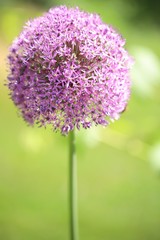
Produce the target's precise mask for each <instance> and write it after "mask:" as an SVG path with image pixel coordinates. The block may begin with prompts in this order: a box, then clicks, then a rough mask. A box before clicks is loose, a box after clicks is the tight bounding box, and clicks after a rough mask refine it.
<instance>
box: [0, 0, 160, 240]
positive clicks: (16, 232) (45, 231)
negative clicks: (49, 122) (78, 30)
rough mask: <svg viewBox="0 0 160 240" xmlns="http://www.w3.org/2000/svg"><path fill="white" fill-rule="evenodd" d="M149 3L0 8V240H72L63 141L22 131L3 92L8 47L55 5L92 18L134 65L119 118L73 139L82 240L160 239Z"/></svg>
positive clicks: (155, 14)
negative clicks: (111, 31) (108, 29)
mask: <svg viewBox="0 0 160 240" xmlns="http://www.w3.org/2000/svg"><path fill="white" fill-rule="evenodd" d="M151 2H152V4H150V1H145V0H143V1H141V2H140V3H139V1H138V0H137V1H132V0H130V1H127V0H123V1H122V0H120V1H118V0H112V1H109V0H108V1H105V0H99V1H96V0H79V1H78V0H77V1H72V0H71V1H69V0H68V1H67V0H66V1H65V0H64V1H58V0H57V1H52V2H51V1H50V0H47V1H44V0H41V1H40V0H34V1H28V2H26V1H18V0H17V1H13V0H12V1H11V0H6V1H5V2H4V1H2V0H0V239H1V240H51V239H54V240H69V221H68V219H69V212H68V138H67V137H62V136H60V134H55V133H53V132H52V129H51V128H47V129H46V130H45V129H43V128H37V127H34V128H32V127H28V126H27V124H26V123H25V122H24V121H23V120H22V119H21V118H19V117H18V114H17V109H16V108H15V106H14V105H13V103H12V102H11V100H10V99H9V96H8V90H7V88H6V87H5V86H4V84H5V81H6V76H7V60H6V57H7V54H8V47H9V45H10V44H11V42H12V41H13V39H14V38H15V37H16V36H17V35H18V34H19V33H20V31H21V30H22V26H23V25H24V23H25V22H26V21H27V20H28V19H30V18H34V17H35V16H39V15H41V13H42V12H44V11H46V10H47V9H48V8H49V7H51V6H54V5H59V4H67V5H68V6H79V7H80V8H82V9H83V10H86V11H89V12H97V13H99V14H100V16H101V17H102V19H103V21H105V22H106V23H109V24H111V25H113V26H114V27H115V28H116V29H118V31H120V32H121V33H122V35H123V37H124V38H126V40H127V44H126V47H127V49H128V51H129V52H130V54H131V55H132V56H133V57H134V59H135V65H134V67H133V69H132V72H131V76H132V83H133V84H132V95H131V99H130V102H129V105H128V108H127V110H126V112H125V113H123V115H122V116H121V118H120V120H118V121H116V122H115V123H112V124H111V125H110V126H109V127H107V128H103V127H95V128H92V129H91V130H85V131H84V130H81V131H79V132H77V133H76V139H77V156H78V211H79V235H80V239H81V240H105V239H108V240H159V239H160V230H159V227H160V94H159V92H160V44H159V42H160V27H159V23H160V19H159V9H160V6H159V2H158V1H151Z"/></svg>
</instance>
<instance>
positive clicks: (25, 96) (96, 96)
mask: <svg viewBox="0 0 160 240" xmlns="http://www.w3.org/2000/svg"><path fill="white" fill-rule="evenodd" d="M124 44H125V40H124V39H123V38H122V37H121V36H120V35H119V34H118V33H117V32H116V31H115V30H114V29H113V28H112V27H110V26H108V25H106V24H105V23H103V22H102V20H101V19H100V17H99V16H98V15H96V14H90V13H86V12H83V11H80V10H79V9H78V8H71V9H68V8H67V7H65V6H60V7H56V8H53V9H50V10H49V12H47V13H45V14H44V15H43V16H42V17H38V18H36V19H34V20H31V21H29V22H28V23H27V24H26V26H25V27H24V30H23V31H22V33H21V34H20V36H19V37H18V38H17V39H15V41H14V42H13V44H12V46H11V48H10V54H9V57H8V58H9V65H10V74H9V76H8V87H9V89H10V93H11V98H12V100H13V101H14V103H15V105H17V106H18V108H19V109H20V112H21V114H22V116H23V118H24V119H25V120H26V121H27V122H28V123H30V124H34V123H38V124H40V126H43V125H46V124H52V125H53V128H54V130H60V131H61V133H62V134H67V133H68V132H69V131H70V130H73V129H74V128H75V127H77V128H78V129H79V128H80V126H82V127H83V128H89V127H91V125H92V124H93V123H94V124H96V125H98V124H101V125H104V126H105V125H107V124H108V122H109V120H114V119H117V118H118V117H119V115H120V113H121V112H123V111H124V109H125V107H126V105H127V101H128V98H129V95H130V85H131V84H130V79H129V69H130V66H131V65H132V60H131V57H130V56H129V55H128V53H127V51H126V50H125V49H124Z"/></svg>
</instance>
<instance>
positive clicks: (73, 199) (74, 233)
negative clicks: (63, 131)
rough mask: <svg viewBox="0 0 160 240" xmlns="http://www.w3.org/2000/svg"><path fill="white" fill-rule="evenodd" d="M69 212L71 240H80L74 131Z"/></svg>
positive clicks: (70, 164) (71, 134)
mask: <svg viewBox="0 0 160 240" xmlns="http://www.w3.org/2000/svg"><path fill="white" fill-rule="evenodd" d="M69 210H70V240H78V227H77V164H76V149H75V132H74V130H73V131H71V132H70V133H69Z"/></svg>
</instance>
